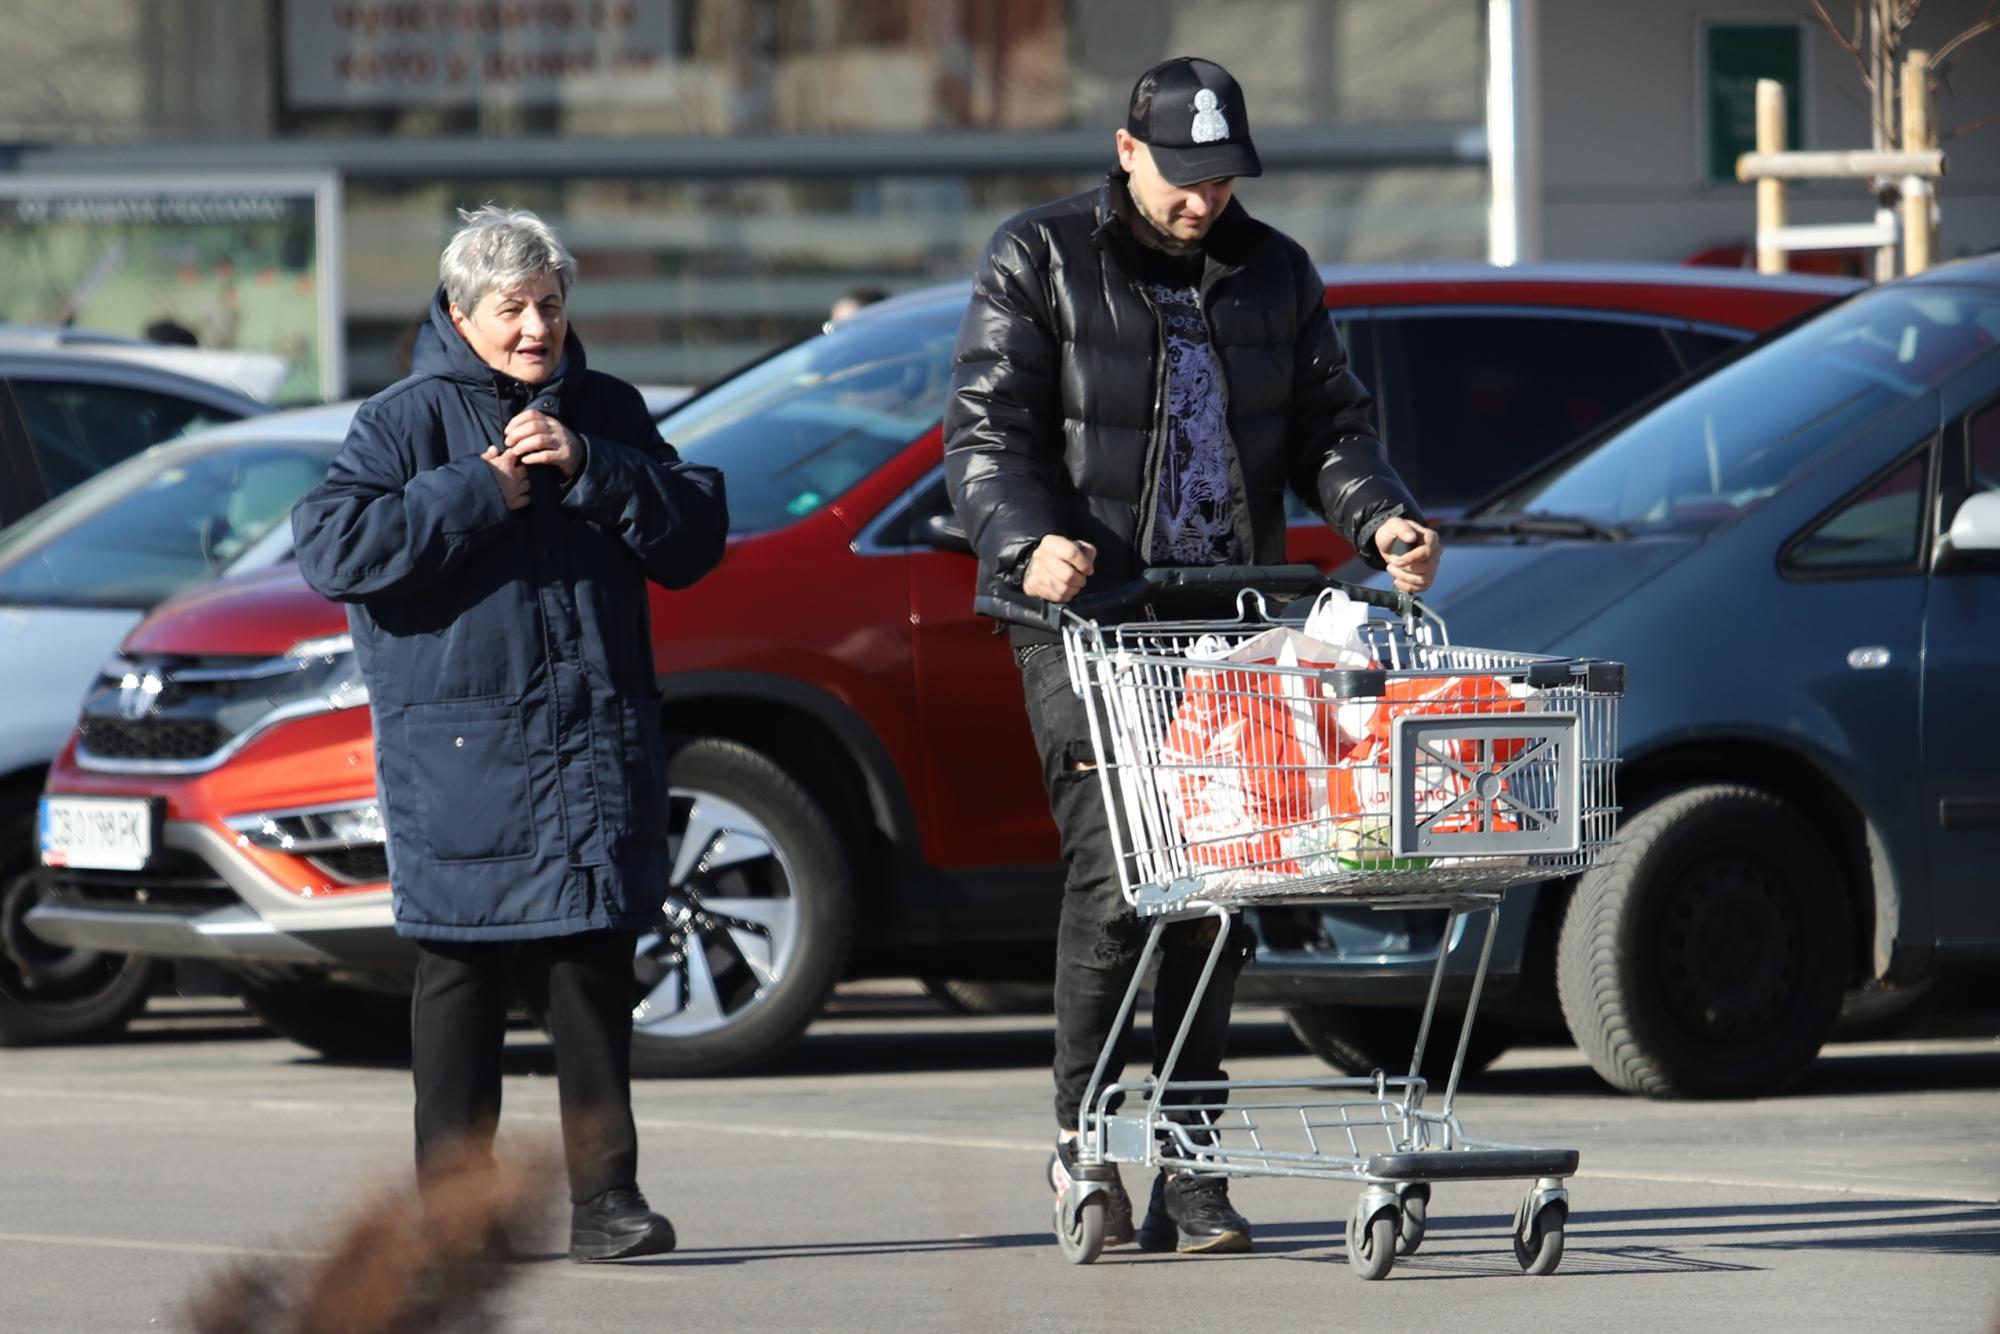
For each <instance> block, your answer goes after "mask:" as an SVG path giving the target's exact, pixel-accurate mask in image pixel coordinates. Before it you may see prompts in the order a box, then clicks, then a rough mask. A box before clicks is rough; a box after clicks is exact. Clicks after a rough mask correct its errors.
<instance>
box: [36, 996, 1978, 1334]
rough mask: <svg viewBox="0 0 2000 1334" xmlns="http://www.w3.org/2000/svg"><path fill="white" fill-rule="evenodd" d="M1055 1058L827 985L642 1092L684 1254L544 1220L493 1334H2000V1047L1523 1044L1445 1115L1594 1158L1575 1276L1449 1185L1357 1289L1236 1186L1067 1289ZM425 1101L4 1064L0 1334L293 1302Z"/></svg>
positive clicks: (1300, 1215)
mask: <svg viewBox="0 0 2000 1334" xmlns="http://www.w3.org/2000/svg"><path fill="white" fill-rule="evenodd" d="M1237 1036H1238V1041H1237V1052H1236V1055H1235V1056H1234V1057H1233V1058H1232V1061H1231V1067H1230V1069H1231V1074H1232V1075H1233V1076H1234V1077H1237V1078H1282V1077H1287V1076H1294V1075H1302V1074H1307V1073H1312V1072H1315V1071H1317V1070H1319V1069H1321V1067H1320V1066H1319V1065H1318V1063H1317V1062H1316V1061H1314V1060H1313V1059H1312V1058H1310V1057H1308V1056H1304V1055H1302V1054H1300V1052H1299V1050H1298V1048H1297V1046H1296V1044H1295V1043H1293V1042H1292V1040H1291V1039H1290V1036H1289V1034H1288V1033H1287V1031H1286V1030H1285V1029H1284V1027H1283V1025H1282V1024H1281V1023H1280V1022H1278V1020H1277V1016H1276V1015H1275V1014H1274V1013H1273V1012H1270V1011H1252V1012H1248V1013H1246V1014H1245V1015H1243V1016H1241V1019H1240V1022H1239V1026H1238V1035H1237ZM1049 1041H1050V1038H1049V1026H1048V1023H1047V1021H1046V1020H1037V1019H1032V1018H1030V1019H1021V1018H999V1017H993V1018H968V1017H964V1016H955V1015H947V1014H943V1013H940V1012H938V1011H937V1010H936V1009H935V1008H933V1007H932V1006H931V1005H930V1004H929V1003H928V1002H927V1001H925V1000H923V999H922V998H921V997H920V996H919V995H917V994H916V993H915V992H914V990H912V989H909V988H905V987H900V986H897V985H895V984H878V985H871V986H869V987H853V988H848V989H845V990H844V991H843V992H842V994H841V996H840V997H839V998H838V1000H837V1001H836V1004H835V1007H834V1009H833V1011H832V1013H831V1014H830V1016H829V1017H828V1018H827V1019H826V1020H823V1021H822V1022H821V1023H820V1024H819V1025H817V1026H816V1027H815V1029H814V1030H813V1032H812V1033H811V1034H810V1035H809V1036H808V1038H807V1040H806V1041H805V1042H804V1043H803V1044H802V1045H801V1046H800V1047H799V1048H798V1049H797V1050H796V1051H795V1052H794V1053H793V1054H792V1055H791V1056H790V1057H789V1058H787V1060H786V1061H785V1062H784V1063H783V1064H782V1065H781V1066H779V1067H778V1068H776V1069H774V1070H770V1071H767V1072H765V1073H762V1074H759V1075H755V1076H750V1077H744V1078H737V1079H726V1080H704V1081H687V1082H649V1083H641V1084H640V1085H638V1086H637V1089H636V1092H635V1100H634V1101H635V1110H636V1113H637V1117H638V1121H639V1126H640V1131H641V1136H642V1160H641V1177H642V1182H643V1184H644V1186H645V1187H646V1189H647V1191H648V1193H649V1195H650V1196H651V1197H652V1199H653V1201H654V1203H655V1204H656V1205H658V1206H659V1207H661V1208H662V1209H663V1210H664V1211H665V1212H667V1213H668V1214H669V1215H671V1216H672V1218H673V1219H674V1221H675V1223H676V1225H677V1227H678V1228H679V1231H680V1236H681V1248H680V1250H679V1251H677V1252H676V1253H675V1254H673V1255H671V1256H667V1257H663V1258H661V1259H659V1260H657V1261H642V1262H633V1263H629V1264H625V1265H615V1266H594V1267H577V1266H572V1265H570V1264H568V1263H566V1262H565V1261H562V1260H561V1259H559V1258H558V1255H559V1252H560V1249H561V1244H562V1240H563V1232H562V1227H563V1217H562V1214H561V1211H560V1207H559V1205H558V1204H557V1203H556V1202H553V1201H552V1202H551V1205H550V1207H549V1208H548V1210H547V1211H546V1213H545V1216H544V1223H545V1225H544V1226H543V1228H542V1229H541V1230H540V1232H539V1233H538V1234H537V1235H535V1236H529V1237H523V1238H517V1244H518V1245H519V1246H520V1248H521V1249H522V1250H524V1251H526V1252H528V1253H529V1254H530V1255H532V1256H536V1257H538V1258H534V1259H531V1260H529V1261H528V1262H526V1263H522V1264H517V1265H513V1266H509V1267H507V1271H506V1275H507V1277H508V1278H509V1279H510V1280H511V1283H510V1285H509V1286H508V1287H507V1288H506V1289H505V1290H504V1291H503V1292H502V1293H501V1294H500V1295H499V1297H498V1298H497V1313H498V1319H497V1322H489V1323H488V1324H487V1325H486V1326H485V1328H489V1329H491V1328H501V1329H507V1330H521V1331H541V1330H550V1331H565V1330H582V1331H617V1330H756V1331H759V1334H770V1331H774V1330H783V1331H794V1330H883V1329H889V1330H906V1329H907V1330H975V1331H988V1330H991V1331H1001V1330H1015V1329H1021V1330H1037V1329H1062V1330H1074V1329H1093V1328H1096V1329H1138V1328H1147V1329H1168V1330H1189V1331H1193V1330H1236V1329H1242V1330H1258V1331H1263V1330H1292V1329H1299V1330H1304V1329H1315V1330H1324V1329H1329V1328H1340V1329H1347V1328H1365V1327H1387V1326H1391V1325H1394V1326H1397V1327H1405V1328H1454V1329H1472V1330H1485V1329H1539V1330H1568V1329H1576V1330H1583V1329H1591V1330H1598V1329H1620V1330H1623V1329H1635V1330H1650V1329H1658V1330H1687V1329H1700V1330H1760V1331H1767V1330H1815V1331H1819V1330H1828V1329H1857V1330H1861V1329H1883V1328H1891V1327H1898V1326H1906V1325H1921V1327H1923V1328H1924V1329H1926V1330H1927V1331H1950V1330H1966V1331H1994V1330H2000V1142H1996V1139H1995V1136H1994V1135H1993V1132H1992V1122H1993V1119H1994V1110H1995V1108H1996V1106H2000V1099H1996V1096H1995V1095H1996V1092H2000V1040H1995V1039H1992V1038H1985V1037H1935V1038H1927V1039H1922V1040H1910V1041H1899V1042H1885V1043H1872V1044H1850V1045H1843V1046H1839V1047H1833V1048H1829V1049H1828V1052H1827V1054H1826V1055H1824V1056H1823V1057H1822V1059H1821V1060H1820V1062H1819V1063H1818V1064H1817V1065H1816V1066H1815V1067H1814V1069H1813V1070H1812V1071H1811V1072H1810V1074H1809V1075H1808V1077H1807V1078H1806V1080H1805V1081H1804V1083H1803V1084H1802V1085H1801V1086H1800V1087H1799V1088H1798V1089H1797V1090H1796V1091H1795V1092H1793V1093H1792V1094H1790V1095H1788V1096H1785V1097H1781V1098H1772V1099H1762V1100H1756V1101H1748V1102H1733V1103H1649V1102H1645V1101H1642V1100H1637V1099H1632V1098H1628V1097H1625V1096H1622V1095H1617V1094H1613V1093H1611V1092H1609V1091H1608V1090H1607V1089H1606V1088H1605V1086H1604V1085H1603V1084H1602V1083H1600V1082H1599V1081H1598V1080H1597V1079H1596V1077H1595V1076H1594V1075H1593V1074H1592V1073H1591V1072H1590V1070H1589V1069H1588V1067H1586V1066H1585V1065H1584V1064H1583V1063H1582V1061H1581V1058H1580V1057H1579V1056H1578V1055H1577V1054H1576V1053H1575V1052H1574V1051H1569V1050H1559V1049H1529V1050H1521V1051H1516V1052H1512V1053H1510V1054H1508V1055H1507V1056H1505V1057H1503V1058H1502V1059H1501V1061H1500V1062H1499V1063H1498V1064H1497V1065H1496V1066H1495V1067H1494V1068H1493V1069H1492V1070H1491V1071H1489V1072H1487V1073H1486V1074H1484V1075H1483V1076H1481V1077H1479V1078H1478V1079H1477V1080H1476V1081H1474V1082H1473V1083H1472V1084H1470V1085H1469V1086H1468V1088H1467V1089H1465V1090H1464V1091H1462V1093H1461V1096H1460V1101H1459V1110H1460V1112H1461V1114H1462V1115H1463V1117H1464V1120H1465V1123H1466V1127H1467V1129H1468V1130H1469V1131H1471V1132H1472V1133H1474V1134H1475V1135H1478V1136H1481V1137H1484V1138H1491V1139H1502V1140H1512V1141H1517V1142H1522V1143H1530V1144H1543V1145H1553V1146H1570V1147H1576V1148H1578V1149H1580V1150H1581V1151H1582V1154H1583V1161H1582V1167H1581V1169H1580V1171H1579V1172H1578V1174H1577V1175H1576V1176H1575V1177H1574V1178H1572V1179H1571V1181H1570V1183H1569V1186H1570V1192H1571V1208H1572V1213H1571V1218H1570V1224H1569V1230H1568V1246H1567V1251H1566V1254H1565V1256H1564V1259H1563V1261H1562V1265H1561V1268H1560V1270H1559V1271H1558V1272H1557V1273H1556V1274H1554V1275H1552V1276H1549V1277H1546V1278H1530V1277H1526V1276H1524V1275H1522V1274H1521V1273H1520V1271H1519V1267H1518V1265H1517V1263H1516V1261H1515V1259H1514V1256H1513V1254H1512V1251H1511V1249H1510V1245H1509V1241H1508V1230H1509V1223H1510V1221H1511V1215H1512V1212H1513V1209H1514V1205H1515V1203H1516V1201H1517V1200H1518V1199H1519V1198H1520V1194H1521V1190H1522V1186H1521V1185H1520V1184H1518V1183H1507V1182H1480V1183H1464V1184H1456V1185H1440V1186H1438V1187H1437V1190H1436V1195H1435V1198H1434V1199H1433V1202H1432V1205H1431V1222H1430V1229H1429V1233H1428V1236H1427V1238H1426V1240H1425V1241H1424V1244H1423V1247H1422V1249H1421V1251H1420V1252H1419V1253H1418V1254H1416V1255H1413V1256H1408V1257H1405V1258H1403V1259H1401V1260H1399V1261H1398V1262H1397V1264H1396V1266H1395V1268H1394V1270H1393V1271H1392V1273H1391V1274H1390V1275H1389V1277H1388V1278H1387V1279H1386V1280H1383V1281H1381V1282H1374V1283H1370V1282H1364V1281H1362V1280H1361V1279H1360V1278H1358V1277H1357V1276H1356V1275H1355V1274H1354V1273H1353V1272H1352V1271H1351V1270H1350V1269H1349V1267H1348V1265H1347V1264H1346V1262H1345V1255H1346V1243H1345V1240H1344V1237H1343V1231H1344V1221H1345V1217H1346V1214H1347V1211H1348V1209H1349V1208H1350V1206H1351V1205H1352V1203H1353V1199H1354V1194H1355V1188H1354V1187H1353V1186H1351V1185H1348V1184H1344V1183H1325V1182H1307V1181H1288V1180H1246V1181H1240V1182H1237V1183H1236V1184H1235V1185H1234V1187H1233V1191H1232V1193H1233V1195H1234V1198H1235V1200H1236V1203H1237V1204H1238V1206H1239V1207H1240V1208H1241V1209H1242V1210H1243V1211H1244V1212H1245V1213H1246V1214H1247V1215H1249V1216H1250V1217H1251V1218H1252V1220H1253V1221H1254V1222H1255V1223H1256V1225H1257V1250H1256V1252H1255V1253H1254V1254H1252V1255H1248V1256H1234V1257H1209V1258H1200V1257H1176V1256H1151V1255H1145V1254H1142V1253H1140V1252H1137V1251H1135V1250H1133V1249H1131V1248H1129V1247H1125V1248H1118V1249H1114V1250H1111V1251H1107V1252H1106V1253H1105V1255H1104V1257H1103V1258H1102V1259H1100V1260H1099V1261H1098V1263H1097V1264H1095V1265H1093V1266H1089V1267H1081V1268H1080V1267H1073V1266H1070V1265H1068V1264H1065V1263H1064V1262H1063V1260H1062V1258H1061V1255H1060V1253H1059V1251H1058V1250H1057V1248H1056V1246H1055V1244H1054V1241H1053V1238H1052V1236H1051V1234H1050V1230H1049V1194H1048V1191H1047V1188H1046V1186H1045V1185H1044V1184H1043V1181H1044V1178H1043V1175H1042V1174H1043V1170H1044V1161H1045V1159H1046V1157H1047V1153H1048V1143H1047V1136H1046V1135H1045V1134H1044V1127H1045V1125H1046V1124H1047V1122H1048V1117H1049V1114H1050V1113H1049V1089H1048V1078H1047V1074H1046V1068H1045V1062H1046V1058H1047V1054H1048V1050H1049ZM510 1044H511V1045H510V1049H509V1056H508V1077H507V1086H506V1099H507V1108H506V1114H505V1121H504V1126H505V1130H504V1131H503V1134H504V1135H505V1136H506V1137H508V1139H509V1142H511V1143H514V1144H518V1145H526V1146H530V1147H544V1148H545V1147H548V1146H552V1145H553V1143H554V1136H555V1125H556V1112H555V1081H554V1079H553V1061H552V1056H551V1053H550V1051H549V1048H548V1046H547V1044H546V1042H545V1041H543V1040H542V1039H541V1037H540V1035H539V1034H537V1033H535V1032H533V1031H531V1030H518V1031H516V1032H515V1033H514V1034H513V1035H512V1038H511V1039H510ZM409 1098H410V1093H409V1077H408V1074H407V1072H405V1071H402V1070H398V1069H393V1068H385V1067H368V1066H351V1065H336V1064H331V1063H327V1062H324V1061H321V1060H319V1059H317V1058H315V1057H313V1056H312V1055H311V1054H309V1053H307V1052H305V1051H303V1050H302V1049H300V1048H297V1047H293V1046H291V1045H289V1044H287V1043H285V1042H282V1041H279V1040H276V1039H272V1038H269V1037H267V1036H265V1035H264V1034H263V1033H262V1031H261V1030H259V1029H258V1028H256V1027H255V1025H254V1024H252V1023H251V1022H250V1021H248V1020H247V1018H245V1017H244V1016H243V1015H242V1012H241V1011H240V1010H236V1009H235V1008H234V1007H233V1006H232V1005H231V1004H230V1003H228V1002H191V1001H176V1002H168V1003H164V1004H156V1006H155V1008H154V1011H153V1013H152V1014H151V1015H150V1016H149V1017H148V1018H147V1019H146V1020H144V1021H142V1022H141V1023H140V1024H139V1025H138V1026H137V1027H136V1028H135V1030H134V1031H133V1033H132V1034H131V1035H130V1036H129V1037H128V1038H127V1039H126V1040H124V1041H121V1042H118V1043H113V1044H107V1045H103V1046H94V1047H78V1048H66V1049H65V1048H54V1049H43V1050H17V1051H6V1052H0V1331H10V1332H12V1331H20V1332H22V1334H40V1332H41V1331H51V1332H53V1331H92V1332H93V1334H95V1332H96V1331H114V1330H161V1329H173V1328H181V1327H185V1308H186V1303H187V1302H188V1300H189V1298H190V1296H191V1294H193V1293H195V1292H197V1291H199V1290H201V1289H202V1288H203V1287H204V1286H205V1285H206V1284H208V1283H210V1282H212V1281H213V1279H214V1278H215V1276H216V1275H217V1274H218V1273H220V1272H222V1271H223V1270H225V1269H226V1268H228V1267H229V1266H232V1265H236V1264H241V1263H243V1262H246V1261H255V1260H257V1259H260V1258H263V1259H269V1260H271V1261H274V1262H275V1264H276V1267H277V1269H278V1271H279V1272H280V1273H282V1274H300V1273H304V1272H307V1271H308V1270H310V1269H311V1267H312V1266H313V1265H314V1264H315V1262H316V1261H317V1260H318V1259H319V1258H320V1257H321V1256H322V1255H323V1254H324V1253H325V1251H326V1248H327V1246H328V1245H329V1244H330V1243H329V1238H330V1237H331V1236H333V1235H334V1233H335V1231H336V1229H337V1227H338V1225H339V1223H340V1221H341V1220H342V1218H343V1216H344V1215H345V1214H346V1213H347V1212H348V1211H349V1210H351V1209H352V1207H353V1203H354V1201H355V1200H356V1199H357V1198H358V1197H360V1196H362V1195H365V1194H366V1193H367V1192H368V1190H369V1189H370V1187H371V1186H376V1185H379V1184H381V1183H384V1182H394V1181H397V1180H399V1179H401V1178H402V1177H403V1175H404V1174H405V1172H406V1161H407V1152H408V1143H407V1141H408V1128H409V1115H410V1108H409ZM1125 1176H1126V1180H1127V1183H1128V1185H1129V1186H1130V1187H1131V1188H1132V1190H1133V1192H1134V1194H1135V1195H1138V1196H1139V1197H1140V1202H1141V1206H1142V1207H1143V1201H1144V1189H1145V1185H1146V1182H1145V1181H1144V1180H1143V1179H1142V1178H1141V1177H1140V1175H1139V1173H1138V1171H1137V1169H1135V1168H1131V1167H1128V1168H1126V1169H1125Z"/></svg>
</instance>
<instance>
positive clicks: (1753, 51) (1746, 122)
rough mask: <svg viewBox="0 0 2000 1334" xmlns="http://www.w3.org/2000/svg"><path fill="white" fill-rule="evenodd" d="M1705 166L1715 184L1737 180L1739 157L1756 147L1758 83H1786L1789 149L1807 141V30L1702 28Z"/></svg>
mask: <svg viewBox="0 0 2000 1334" xmlns="http://www.w3.org/2000/svg"><path fill="white" fill-rule="evenodd" d="M1701 54H1702V90H1701V96H1702V109H1703V112H1704V113H1705V115H1706V116H1707V121H1708V142H1707V144H1706V145H1705V149H1706V165H1707V169H1708V179H1709V181H1710V182H1713V183H1718V184H1719V183H1723V182H1728V183H1731V184H1733V183H1734V182H1735V180H1736V159H1737V158H1739V157H1741V156H1742V155H1743V154H1745V153H1750V152H1754V151H1756V148H1757V80H1759V79H1776V80H1777V81H1778V82H1779V83H1782V84H1783V85H1785V147H1786V148H1798V147H1801V146H1802V145H1803V144H1804V143H1805V137H1804V129H1805V109H1804V108H1805V104H1804V100H1803V98H1802V96H1801V91H1800V90H1801V88H1802V87H1803V85H1804V83H1805V31H1804V29H1803V28H1801V27H1800V26H1799V25H1798V24H1796V23H1786V22H1782V21H1773V22H1770V23H1721V22H1710V23H1708V24H1705V25H1704V26H1703V29H1702V48H1701Z"/></svg>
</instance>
